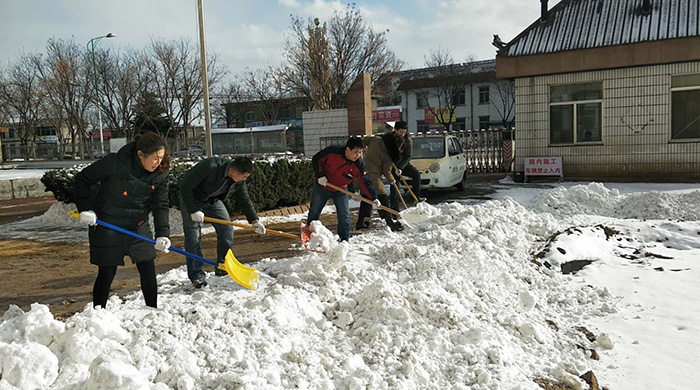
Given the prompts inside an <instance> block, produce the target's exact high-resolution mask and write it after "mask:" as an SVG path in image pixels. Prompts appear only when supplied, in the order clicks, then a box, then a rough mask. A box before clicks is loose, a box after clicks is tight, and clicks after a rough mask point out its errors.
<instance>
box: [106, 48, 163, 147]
mask: <svg viewBox="0 0 700 390" xmlns="http://www.w3.org/2000/svg"><path fill="white" fill-rule="evenodd" d="M144 63H145V53H144V52H142V51H137V50H134V49H128V50H127V51H126V52H125V53H119V52H116V51H110V50H99V51H97V52H96V53H95V68H96V69H94V70H93V71H94V72H95V73H94V74H96V77H97V82H96V83H95V85H97V93H95V94H93V101H95V102H97V104H98V106H99V108H100V109H101V110H102V113H103V118H105V121H106V123H107V126H108V127H109V128H110V129H111V131H112V136H116V137H122V136H124V137H126V138H127V139H132V138H133V135H134V129H133V126H132V123H133V120H134V115H135V114H134V106H135V105H136V103H137V101H139V99H140V98H141V96H142V94H143V93H145V92H146V90H147V87H148V85H149V81H150V80H151V77H150V76H151V74H150V73H149V72H148V69H147V68H146V66H145V65H144Z"/></svg>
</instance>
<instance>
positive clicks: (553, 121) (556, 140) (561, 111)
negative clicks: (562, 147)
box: [549, 104, 574, 144]
mask: <svg viewBox="0 0 700 390" xmlns="http://www.w3.org/2000/svg"><path fill="white" fill-rule="evenodd" d="M549 129H550V132H549V137H550V143H552V144H570V143H573V142H574V106H573V105H571V104H567V105H562V106H550V107H549Z"/></svg>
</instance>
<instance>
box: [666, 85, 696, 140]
mask: <svg viewBox="0 0 700 390" xmlns="http://www.w3.org/2000/svg"><path fill="white" fill-rule="evenodd" d="M671 138H672V139H689V138H690V139H692V138H700V89H694V90H690V91H673V92H672V93H671Z"/></svg>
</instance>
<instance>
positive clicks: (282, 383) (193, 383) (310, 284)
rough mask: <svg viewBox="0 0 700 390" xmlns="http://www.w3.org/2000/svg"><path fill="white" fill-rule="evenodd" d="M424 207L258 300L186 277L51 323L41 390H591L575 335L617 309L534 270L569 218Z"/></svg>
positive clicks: (13, 329) (298, 261)
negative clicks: (540, 252) (115, 389)
mask: <svg viewBox="0 0 700 390" xmlns="http://www.w3.org/2000/svg"><path fill="white" fill-rule="evenodd" d="M424 211H425V213H421V214H422V216H421V218H422V219H423V222H422V223H417V224H414V225H413V226H412V227H411V228H410V229H407V230H405V231H404V232H402V233H400V234H397V233H394V232H390V231H386V230H384V231H379V232H375V233H368V234H363V235H359V236H355V237H352V238H351V239H350V242H349V243H338V242H336V241H335V240H327V239H328V238H329V237H331V236H332V234H331V233H330V232H328V231H325V230H324V228H323V227H322V225H321V226H315V230H316V232H317V233H319V234H318V237H319V240H321V241H323V243H324V245H327V252H326V253H309V252H307V253H304V254H303V255H300V256H296V257H291V258H286V259H265V260H263V261H261V262H260V263H258V264H257V267H258V268H259V269H260V271H261V281H260V285H259V287H258V289H257V290H255V291H251V290H247V289H243V288H241V287H239V286H237V285H236V284H235V283H234V282H233V281H232V280H230V279H229V278H216V277H213V276H212V277H210V278H209V282H210V283H209V286H208V287H205V288H203V289H201V290H194V291H192V290H191V289H190V288H189V283H188V280H187V276H186V272H185V270H184V267H181V268H178V269H174V270H171V271H169V272H168V273H166V274H163V275H160V276H159V277H158V282H159V291H160V294H159V308H158V309H151V308H147V307H145V306H144V304H143V298H142V296H141V293H135V294H133V295H131V296H129V297H127V298H126V299H125V300H123V301H122V299H120V298H118V297H116V296H112V298H111V299H110V301H109V303H108V305H107V309H106V310H103V309H97V310H95V309H92V308H91V307H90V306H89V305H88V306H87V307H86V309H85V310H84V311H83V312H80V313H77V314H75V315H74V316H72V317H70V318H69V319H68V320H67V321H66V323H65V328H59V327H51V326H45V327H44V329H45V331H44V332H51V333H50V334H48V335H46V334H44V335H43V336H42V337H41V339H42V340H50V339H52V340H53V342H51V343H50V345H49V346H48V350H50V351H51V353H52V354H53V355H54V356H55V358H56V360H57V361H58V369H57V370H56V366H54V365H52V364H51V362H50V359H48V360H47V361H48V363H47V366H46V367H45V368H44V369H43V372H45V373H46V375H47V376H46V378H48V379H46V381H45V382H42V383H37V384H36V386H35V387H37V388H47V386H51V387H52V388H76V386H85V385H88V387H91V388H107V387H109V386H111V385H113V384H114V383H119V384H120V386H123V387H124V388H152V389H160V388H168V387H169V388H186V389H200V388H201V389H204V388H232V387H236V388H250V389H252V388H265V389H286V388H297V387H298V388H311V389H325V388H343V389H355V388H377V389H387V388H401V389H419V388H421V389H423V388H425V389H448V388H471V389H480V390H486V389H497V388H503V389H520V390H525V389H528V390H529V389H532V390H535V389H538V386H537V385H536V384H535V383H534V382H532V378H534V377H536V376H542V377H550V378H555V379H556V380H557V381H563V382H567V383H575V384H579V386H581V383H582V382H581V380H580V379H579V378H578V376H577V375H580V374H581V373H583V372H585V371H586V370H587V369H589V367H590V364H591V362H590V360H588V358H587V356H586V354H585V353H584V352H582V351H581V350H580V349H578V348H576V345H577V344H585V343H587V341H586V339H585V336H584V335H583V334H581V333H580V332H576V331H575V330H574V328H575V327H576V326H580V325H582V324H581V322H582V319H585V318H589V317H590V316H593V315H602V314H599V313H605V311H604V310H601V307H609V306H612V305H614V301H613V299H612V297H611V296H610V294H609V293H608V292H606V291H605V290H604V289H600V288H595V287H590V286H587V285H584V284H577V283H569V282H568V281H567V280H566V279H563V278H564V277H563V276H561V275H559V274H557V273H555V272H550V271H549V270H547V269H545V268H537V267H536V266H535V265H534V264H533V263H532V262H531V254H530V252H531V250H532V248H533V247H534V246H535V243H536V242H538V241H541V240H542V239H543V238H544V237H547V236H549V235H551V234H552V233H553V232H555V231H557V230H558V229H560V228H561V226H560V225H559V223H558V221H557V220H556V219H555V218H554V217H553V216H552V215H551V214H548V213H545V214H537V213H533V212H530V211H528V210H526V209H525V208H524V207H522V206H521V205H519V204H518V203H516V202H514V201H512V200H505V201H491V202H486V203H484V204H482V205H476V206H465V205H460V204H458V203H452V204H441V205H437V206H434V209H426V210H424ZM41 310H43V309H41V308H40V306H38V307H33V308H32V310H31V311H30V312H28V313H15V314H14V317H12V318H15V320H13V321H12V323H11V324H8V325H7V329H5V330H4V333H3V334H5V335H14V334H21V333H23V332H24V333H27V332H26V331H25V328H26V327H27V326H28V321H26V320H21V319H22V318H28V317H29V316H31V315H35V314H34V313H35V312H36V311H41ZM42 313H43V314H42V315H41V316H39V317H43V316H44V315H45V313H46V311H42ZM7 320H8V319H6V318H3V319H2V320H1V321H2V322H1V323H0V324H4V323H5V322H6V321H7ZM41 321H42V323H47V321H46V320H45V319H42V320H41ZM29 322H31V321H29ZM551 323H555V324H556V325H557V326H551ZM584 325H585V324H584ZM48 336H51V337H48ZM4 342H5V343H7V342H12V343H14V344H13V345H29V343H35V342H34V341H30V340H26V341H24V340H23V339H22V338H21V337H19V338H16V337H14V336H13V337H12V338H11V339H10V338H9V336H8V341H4ZM35 344H36V343H35ZM37 345H38V344H37ZM39 349H41V348H39ZM45 352H46V350H44V352H42V353H45ZM37 356H39V355H37ZM41 356H43V355H41ZM543 357H544V358H543ZM2 359H4V358H3V357H2V356H0V360H2ZM13 359H14V360H13V361H11V362H10V363H8V364H10V365H11V367H13V368H12V369H14V370H15V374H16V375H17V376H13V377H12V378H15V377H21V376H22V375H24V376H25V377H26V376H28V374H29V373H26V372H22V371H21V370H30V369H31V368H30V367H33V363H34V362H33V360H32V359H33V358H32V357H31V356H25V355H22V356H19V355H17V356H15V357H13ZM22 359H23V361H20V360H22ZM42 359H44V357H42ZM45 360H46V359H45ZM0 363H3V364H4V361H3V362H0ZM17 370H20V371H17ZM54 373H56V375H57V377H56V378H55V380H53V381H51V379H52V378H53V374H54ZM15 374H13V375H15ZM2 380H3V381H4V380H5V377H3V379H2ZM37 380H38V379H37ZM48 382H53V383H48ZM11 384H12V385H13V386H17V383H11ZM581 387H582V386H581ZM9 388H12V387H9Z"/></svg>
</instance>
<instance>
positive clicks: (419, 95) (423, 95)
mask: <svg viewBox="0 0 700 390" xmlns="http://www.w3.org/2000/svg"><path fill="white" fill-rule="evenodd" d="M421 99H425V105H421V104H420V101H421ZM428 107H430V102H429V101H428V94H427V93H425V92H416V109H424V108H428Z"/></svg>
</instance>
